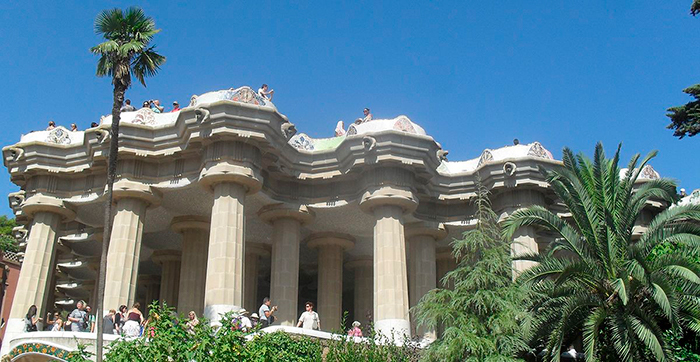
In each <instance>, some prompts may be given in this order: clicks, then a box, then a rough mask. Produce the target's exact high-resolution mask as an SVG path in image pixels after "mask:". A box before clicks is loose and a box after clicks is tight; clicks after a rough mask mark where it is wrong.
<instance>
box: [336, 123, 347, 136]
mask: <svg viewBox="0 0 700 362" xmlns="http://www.w3.org/2000/svg"><path fill="white" fill-rule="evenodd" d="M335 136H336V137H341V136H345V123H343V121H338V124H336V125H335Z"/></svg>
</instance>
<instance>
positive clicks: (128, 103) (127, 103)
mask: <svg viewBox="0 0 700 362" xmlns="http://www.w3.org/2000/svg"><path fill="white" fill-rule="evenodd" d="M135 110H136V107H134V106H132V105H131V99H127V100H125V101H124V105H123V106H122V108H121V109H119V112H133V111H135Z"/></svg>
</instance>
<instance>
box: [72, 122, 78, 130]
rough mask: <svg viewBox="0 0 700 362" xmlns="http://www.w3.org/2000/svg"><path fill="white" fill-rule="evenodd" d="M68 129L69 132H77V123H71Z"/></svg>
mask: <svg viewBox="0 0 700 362" xmlns="http://www.w3.org/2000/svg"><path fill="white" fill-rule="evenodd" d="M70 130H71V132H78V125H77V124H75V123H71V124H70Z"/></svg>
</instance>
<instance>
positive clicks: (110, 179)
mask: <svg viewBox="0 0 700 362" xmlns="http://www.w3.org/2000/svg"><path fill="white" fill-rule="evenodd" d="M113 83H114V102H113V104H112V130H111V137H110V142H109V163H108V164H107V200H106V205H105V213H104V228H103V230H102V256H101V257H100V272H99V275H98V277H97V286H96V287H97V305H96V306H95V319H96V321H95V322H97V328H96V333H97V341H96V346H95V354H96V356H95V357H96V361H97V362H102V349H103V348H102V343H103V341H104V334H103V333H104V331H103V329H104V318H103V316H104V314H105V313H104V297H105V280H106V279H107V251H108V250H109V240H110V237H111V235H112V190H113V189H114V179H115V177H116V175H117V159H118V157H117V156H118V153H119V119H120V117H121V114H120V111H119V110H120V109H121V106H122V104H123V102H124V92H126V87H125V86H124V85H123V84H122V82H121V81H120V80H117V79H114V80H113Z"/></svg>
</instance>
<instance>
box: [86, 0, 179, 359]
mask: <svg viewBox="0 0 700 362" xmlns="http://www.w3.org/2000/svg"><path fill="white" fill-rule="evenodd" d="M159 31H160V29H156V24H155V22H154V21H153V19H152V18H150V17H148V16H146V14H145V13H144V12H143V10H141V9H139V8H136V7H131V8H128V9H126V11H124V12H123V11H122V10H121V9H109V10H104V11H102V12H101V13H100V14H99V15H98V16H97V18H96V19H95V32H96V33H97V34H100V35H102V37H103V38H104V39H105V41H104V42H102V43H100V44H98V45H96V46H94V47H92V48H91V49H90V51H91V52H92V53H93V54H96V55H99V56H100V59H99V60H98V62H97V76H98V77H104V76H109V77H111V78H112V85H113V86H114V92H113V94H114V102H113V103H112V130H111V140H110V144H109V164H108V169H107V200H106V203H107V204H106V206H105V213H104V231H103V238H102V257H101V259H100V272H99V277H98V282H97V306H96V311H95V313H97V316H98V318H97V351H96V352H97V361H101V360H102V327H103V326H102V318H101V316H102V314H103V310H104V306H103V302H104V292H105V278H106V270H107V268H106V266H107V250H108V249H109V238H110V235H111V231H112V190H113V185H114V178H115V176H116V173H117V158H118V157H117V155H118V150H119V143H118V142H119V119H120V114H119V110H120V108H121V106H122V104H123V102H124V93H125V92H126V90H127V89H129V87H130V86H131V77H132V75H133V76H134V77H136V79H138V80H139V82H141V84H143V86H144V87H145V86H146V82H145V77H150V76H153V75H155V74H156V73H157V72H158V69H160V66H161V65H163V63H165V57H164V56H162V55H160V54H158V53H156V51H155V46H153V45H150V42H151V40H152V39H153V36H154V35H156V34H157V33H158V32H159Z"/></svg>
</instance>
